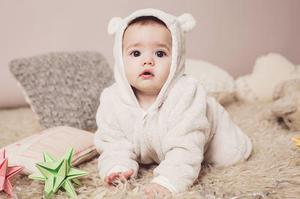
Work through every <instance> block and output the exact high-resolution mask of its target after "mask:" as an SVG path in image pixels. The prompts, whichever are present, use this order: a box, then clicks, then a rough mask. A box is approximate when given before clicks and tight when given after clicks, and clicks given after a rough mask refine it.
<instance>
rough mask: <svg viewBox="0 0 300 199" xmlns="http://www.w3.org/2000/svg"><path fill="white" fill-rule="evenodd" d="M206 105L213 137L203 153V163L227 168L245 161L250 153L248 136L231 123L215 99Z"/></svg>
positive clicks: (250, 146)
mask: <svg viewBox="0 0 300 199" xmlns="http://www.w3.org/2000/svg"><path fill="white" fill-rule="evenodd" d="M207 105H208V106H207V116H208V120H209V122H210V123H211V129H210V130H211V132H210V133H212V134H213V137H212V140H211V141H210V143H209V145H208V148H207V151H206V153H205V161H207V162H209V163H212V164H213V165H216V166H228V165H232V164H235V163H237V162H240V161H243V160H246V159H247V158H248V157H249V156H250V154H251V151H252V144H251V141H250V139H249V138H248V136H247V135H246V134H244V133H243V132H242V131H241V129H240V128H239V127H238V126H236V125H235V124H234V123H233V121H232V120H231V119H230V117H229V114H228V113H227V111H226V110H225V109H224V108H223V107H222V106H221V105H220V104H219V103H217V102H216V101H215V99H213V98H210V97H209V98H208V101H207Z"/></svg>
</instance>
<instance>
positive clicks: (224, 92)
mask: <svg viewBox="0 0 300 199" xmlns="http://www.w3.org/2000/svg"><path fill="white" fill-rule="evenodd" d="M185 73H186V74H189V75H192V76H193V77H194V78H196V79H197V80H198V82H199V84H201V85H203V87H204V88H205V89H206V91H207V93H208V95H210V96H213V97H215V98H216V100H217V101H218V102H219V103H220V104H222V105H226V104H229V103H231V102H233V101H234V100H235V81H234V79H233V77H232V76H231V75H230V74H229V73H228V72H227V71H225V70H223V69H222V68H221V67H218V66H216V65H213V64H211V63H209V62H205V61H202V60H196V59H187V60H186V63H185Z"/></svg>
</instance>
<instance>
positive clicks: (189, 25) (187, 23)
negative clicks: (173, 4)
mask: <svg viewBox="0 0 300 199" xmlns="http://www.w3.org/2000/svg"><path fill="white" fill-rule="evenodd" d="M177 20H178V22H179V24H180V26H181V29H182V31H183V32H189V31H191V30H192V29H193V28H194V27H195V26H196V20H195V18H194V17H193V16H192V15H191V14H189V13H185V14H182V15H180V16H179V17H177Z"/></svg>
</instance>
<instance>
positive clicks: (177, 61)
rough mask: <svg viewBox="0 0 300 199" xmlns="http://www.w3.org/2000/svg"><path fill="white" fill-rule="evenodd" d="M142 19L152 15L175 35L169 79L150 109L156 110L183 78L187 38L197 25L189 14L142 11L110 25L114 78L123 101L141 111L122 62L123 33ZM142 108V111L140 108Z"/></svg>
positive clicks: (116, 18) (117, 19)
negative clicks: (185, 39) (130, 25)
mask: <svg viewBox="0 0 300 199" xmlns="http://www.w3.org/2000/svg"><path fill="white" fill-rule="evenodd" d="M141 16H153V17H156V18H158V19H160V20H161V21H163V22H164V23H165V24H166V25H167V28H168V29H169V30H170V32H171V35H172V59H171V67H170V73H169V76H168V78H167V80H166V82H165V84H164V85H163V87H162V89H161V90H160V93H159V94H158V96H157V98H156V100H155V102H154V104H152V106H151V107H150V108H149V109H148V110H153V109H154V110H155V109H157V108H158V107H160V106H161V104H162V103H163V101H164V100H165V98H166V96H167V94H168V92H169V91H170V89H171V87H172V85H173V84H174V83H175V82H176V80H177V79H178V78H180V77H181V76H182V75H183V72H184V67H185V41H184V35H185V33H186V32H188V31H190V30H191V29H192V28H193V27H194V26H195V20H194V18H193V17H192V16H191V15H190V14H183V15H181V16H179V17H176V16H173V15H170V14H168V13H165V12H163V11H161V10H157V9H151V8H148V9H142V10H137V11H135V12H133V13H132V14H131V15H129V16H127V17H126V18H120V17H113V18H112V19H111V20H110V22H109V25H108V33H109V34H112V35H114V36H115V42H114V48H113V53H114V59H115V65H114V77H115V81H116V84H117V86H118V89H119V91H120V97H121V98H122V101H123V102H124V103H125V104H126V105H129V106H134V107H137V108H140V105H139V103H138V100H137V98H136V96H135V95H134V92H133V90H132V88H131V86H130V84H129V83H128V80H127V78H126V75H125V70H124V65H123V59H122V40H123V34H124V31H125V29H126V27H127V26H128V24H129V23H130V22H131V21H132V20H134V19H135V18H138V17H141ZM140 109H141V108H140Z"/></svg>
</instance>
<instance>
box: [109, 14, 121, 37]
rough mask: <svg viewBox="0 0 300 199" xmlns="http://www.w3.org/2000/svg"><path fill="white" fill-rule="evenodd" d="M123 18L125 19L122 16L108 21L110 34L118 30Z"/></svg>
mask: <svg viewBox="0 0 300 199" xmlns="http://www.w3.org/2000/svg"><path fill="white" fill-rule="evenodd" d="M122 20H123V19H122V18H121V17H113V18H111V19H110V21H109V23H108V27H107V32H108V34H110V35H113V34H115V33H116V32H117V31H118V29H119V28H120V26H121V23H122Z"/></svg>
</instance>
